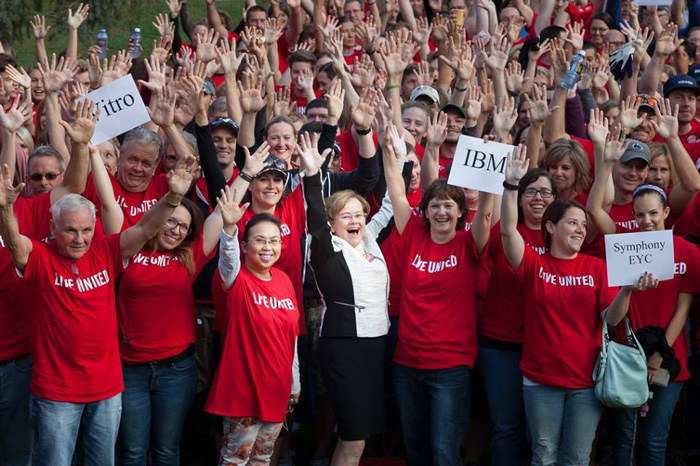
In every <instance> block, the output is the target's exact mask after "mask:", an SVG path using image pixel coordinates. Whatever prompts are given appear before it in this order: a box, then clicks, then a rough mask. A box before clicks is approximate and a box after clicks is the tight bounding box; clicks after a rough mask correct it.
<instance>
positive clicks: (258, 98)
mask: <svg viewBox="0 0 700 466" xmlns="http://www.w3.org/2000/svg"><path fill="white" fill-rule="evenodd" d="M238 92H239V93H240V96H241V98H240V100H241V109H242V110H243V111H244V112H245V113H257V112H259V111H260V110H262V109H263V108H264V107H265V99H263V79H262V76H260V75H259V74H257V73H252V72H250V71H247V70H246V71H244V72H243V76H241V80H240V81H238Z"/></svg>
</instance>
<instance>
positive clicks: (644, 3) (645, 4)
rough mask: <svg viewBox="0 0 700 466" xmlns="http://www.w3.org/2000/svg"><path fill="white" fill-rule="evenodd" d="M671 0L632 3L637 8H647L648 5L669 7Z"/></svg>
mask: <svg viewBox="0 0 700 466" xmlns="http://www.w3.org/2000/svg"><path fill="white" fill-rule="evenodd" d="M671 2H672V0H634V3H636V4H637V5H639V6H649V5H659V6H663V5H670V4H671Z"/></svg>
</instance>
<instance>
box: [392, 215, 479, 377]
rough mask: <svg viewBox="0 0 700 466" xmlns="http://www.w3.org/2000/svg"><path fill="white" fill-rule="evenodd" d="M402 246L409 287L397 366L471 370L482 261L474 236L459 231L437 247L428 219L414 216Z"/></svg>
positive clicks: (403, 298)
mask: <svg viewBox="0 0 700 466" xmlns="http://www.w3.org/2000/svg"><path fill="white" fill-rule="evenodd" d="M401 242H402V243H403V245H402V247H403V248H404V249H403V250H404V256H403V268H404V275H403V284H404V286H403V289H402V292H401V311H400V313H401V325H399V342H398V345H397V346H396V351H395V352H394V361H396V362H397V363H398V364H402V365H404V366H408V367H413V368H416V369H448V368H452V367H456V366H461V365H465V366H469V367H472V366H473V365H474V361H475V360H476V352H477V340H476V302H475V300H476V292H475V283H476V275H477V269H478V263H479V256H478V254H477V252H476V245H475V243H474V238H473V236H472V234H471V232H469V231H464V230H462V231H458V232H457V234H456V235H455V237H454V238H453V239H452V240H451V241H449V242H448V243H445V244H437V243H434V242H433V241H432V239H431V238H430V232H429V231H428V229H427V228H426V226H425V223H424V222H423V220H422V219H421V218H419V217H418V216H416V215H412V216H411V218H410V220H409V221H408V224H406V228H405V229H404V231H403V234H402V235H401Z"/></svg>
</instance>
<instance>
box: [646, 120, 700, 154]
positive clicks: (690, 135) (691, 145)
mask: <svg viewBox="0 0 700 466" xmlns="http://www.w3.org/2000/svg"><path fill="white" fill-rule="evenodd" d="M679 137H680V139H681V144H683V147H685V150H686V151H688V155H690V158H691V159H693V163H697V161H698V158H700V121H698V120H695V119H693V121H691V122H690V130H689V131H688V132H687V133H685V134H680V135H679ZM654 142H661V143H664V144H665V143H666V140H665V139H664V138H662V137H661V136H659V135H658V134H657V135H656V136H654Z"/></svg>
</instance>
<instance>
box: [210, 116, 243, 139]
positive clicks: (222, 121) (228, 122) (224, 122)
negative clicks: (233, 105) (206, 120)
mask: <svg viewBox="0 0 700 466" xmlns="http://www.w3.org/2000/svg"><path fill="white" fill-rule="evenodd" d="M219 126H228V127H229V128H231V129H232V130H233V132H234V133H235V134H236V136H238V123H236V122H235V121H233V120H232V119H230V118H217V119H216V120H214V121H212V122H211V129H214V128H218V127H219Z"/></svg>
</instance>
